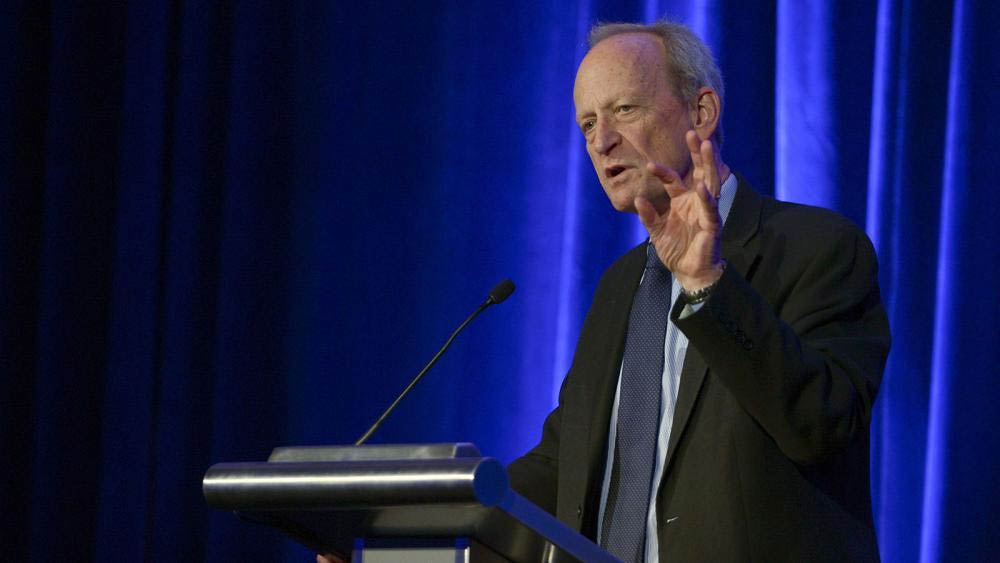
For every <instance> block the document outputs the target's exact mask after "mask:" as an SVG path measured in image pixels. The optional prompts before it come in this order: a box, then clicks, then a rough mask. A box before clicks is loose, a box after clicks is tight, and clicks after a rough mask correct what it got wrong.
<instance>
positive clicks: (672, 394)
mask: <svg viewBox="0 0 1000 563" xmlns="http://www.w3.org/2000/svg"><path fill="white" fill-rule="evenodd" d="M736 185H737V181H736V175H735V174H732V173H731V174H729V177H728V178H726V181H725V182H723V183H722V186H720V189H719V216H720V217H722V224H723V225H725V223H726V218H727V217H729V209H730V208H731V207H732V206H733V198H734V197H735V196H736ZM680 293H681V284H680V283H678V282H677V278H674V280H673V286H672V288H671V294H670V303H671V306H673V303H675V302H676V300H677V298H678V297H679V296H680ZM703 304H704V303H699V304H697V305H695V306H694V307H693V308H692V306H690V305H688V308H689V309H690V311H685V312H684V313H682V314H684V315H685V316H686V315H687V314H690V313H693V312H694V311H697V310H698V309H699V308H701V305H703ZM663 314H665V315H667V314H670V311H664V312H663ZM663 347H664V350H663V352H664V354H663V358H664V361H663V364H664V365H663V385H662V388H661V400H660V430H659V434H658V436H657V439H656V465H655V466H654V467H653V485H654V486H653V487H651V488H650V499H649V510H648V512H647V515H646V563H655V562H658V561H659V559H660V546H659V543H658V542H657V530H656V493H657V492H658V490H659V487H660V481H661V479H662V478H663V464H664V462H665V461H666V459H667V444H669V443H670V429H671V427H672V426H673V423H674V405H676V403H677V390H678V389H679V388H680V381H681V368H682V367H683V366H684V356H685V354H686V353H687V347H688V339H687V337H686V336H684V333H682V332H681V331H680V329H678V328H677V325H675V324H674V323H673V322H669V323H667V335H666V338H664V342H663ZM620 393H621V368H620V367H619V368H618V388H617V389H616V391H615V402H614V403H613V404H612V406H611V428H610V430H609V432H608V453H607V461H606V463H605V465H604V467H605V469H604V484H603V485H602V486H601V507H600V512H599V513H598V517H597V526H598V528H597V537H601V527H602V525H603V524H604V509H605V505H606V504H607V501H608V485H609V483H610V482H611V465H612V464H613V463H614V452H615V437H616V434H617V431H616V429H617V422H618V396H619V394H620Z"/></svg>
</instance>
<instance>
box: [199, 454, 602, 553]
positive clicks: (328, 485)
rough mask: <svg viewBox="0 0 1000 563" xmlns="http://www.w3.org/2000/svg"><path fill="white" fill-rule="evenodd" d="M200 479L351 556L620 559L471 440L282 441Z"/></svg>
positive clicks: (304, 540)
mask: <svg viewBox="0 0 1000 563" xmlns="http://www.w3.org/2000/svg"><path fill="white" fill-rule="evenodd" d="M202 489H203V492H204V495H205V500H206V501H207V502H208V504H209V505H210V506H212V507H214V508H218V509H223V510H232V511H235V512H236V514H237V515H238V516H239V517H241V518H243V519H246V520H250V521H253V522H258V523H262V524H266V525H268V526H272V527H274V528H277V529H279V530H281V531H282V532H283V533H285V534H286V535H288V536H290V537H291V538H293V539H295V540H296V541H298V542H299V543H301V544H303V545H305V546H307V547H309V548H311V549H313V550H315V551H316V552H317V553H338V554H342V555H348V554H350V555H352V559H353V561H364V562H365V563H378V562H382V561H386V562H389V561H414V562H427V563H433V562H437V561H442V562H448V563H454V562H458V561H472V562H473V563H476V562H483V563H493V562H499V561H517V562H526V563H530V562H559V561H585V562H591V561H593V562H599V563H603V562H607V563H612V562H617V561H618V559H616V558H614V557H613V556H612V555H610V554H609V553H607V552H606V551H604V550H603V549H601V548H600V547H599V546H598V545H596V544H594V543H593V542H591V541H590V540H589V539H587V538H585V537H583V536H582V535H580V534H579V533H577V532H575V531H574V530H572V529H571V528H569V527H568V526H566V525H565V524H563V523H562V522H559V521H558V520H556V519H555V518H553V517H552V516H551V515H549V514H548V513H547V512H545V511H544V510H542V509H541V508H539V507H538V506H536V505H534V504H532V503H531V502H530V501H528V500H527V499H525V498H524V497H522V496H521V495H519V494H517V493H516V492H514V491H513V490H512V489H511V488H510V485H509V483H508V480H507V473H506V470H505V469H504V467H503V465H502V464H501V463H500V462H499V461H497V460H495V459H493V458H489V457H482V456H481V455H480V453H479V450H478V449H476V447H475V446H474V445H472V444H417V445H374V446H316V447H283V448H277V449H275V450H274V451H273V452H272V454H271V456H270V458H269V459H268V461H267V462H252V463H219V464H216V465H213V466H212V467H210V468H209V469H208V471H207V472H206V473H205V477H204V479H203V484H202Z"/></svg>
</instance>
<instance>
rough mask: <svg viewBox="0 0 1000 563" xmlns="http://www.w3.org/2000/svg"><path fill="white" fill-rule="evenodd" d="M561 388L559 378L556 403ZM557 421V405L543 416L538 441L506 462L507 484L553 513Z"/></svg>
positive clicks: (564, 386) (557, 471) (556, 471)
mask: <svg viewBox="0 0 1000 563" xmlns="http://www.w3.org/2000/svg"><path fill="white" fill-rule="evenodd" d="M565 390H566V380H563V384H562V389H561V390H560V392H559V396H560V400H559V403H560V404H562V395H563V393H565ZM560 421H561V412H560V407H556V408H555V410H553V411H552V412H551V413H549V416H548V417H547V418H546V419H545V425H544V426H543V427H542V439H541V441H540V442H539V443H538V445H537V446H535V447H534V448H532V449H531V450H530V451H529V452H528V453H526V454H525V455H523V456H521V457H520V458H518V459H516V460H514V461H513V462H512V463H511V464H510V465H509V466H507V475H508V476H509V477H510V486H511V488H512V489H514V490H515V491H517V492H518V493H520V494H521V495H522V496H524V497H525V498H527V499H528V500H530V501H531V502H533V503H535V504H537V505H538V506H540V507H541V508H543V509H544V510H545V511H546V512H548V513H549V514H553V515H555V514H556V508H557V505H556V502H557V491H558V474H559V434H560Z"/></svg>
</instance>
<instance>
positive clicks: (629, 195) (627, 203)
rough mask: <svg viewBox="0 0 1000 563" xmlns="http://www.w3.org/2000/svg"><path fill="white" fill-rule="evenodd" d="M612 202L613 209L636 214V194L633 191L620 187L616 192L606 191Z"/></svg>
mask: <svg viewBox="0 0 1000 563" xmlns="http://www.w3.org/2000/svg"><path fill="white" fill-rule="evenodd" d="M604 193H605V195H607V196H608V201H610V202H611V207H614V208H615V210H616V211H621V212H622V213H635V212H636V211H635V194H634V193H633V192H632V191H631V190H624V189H621V188H620V187H619V188H618V189H615V190H613V191H612V190H608V189H605V190H604Z"/></svg>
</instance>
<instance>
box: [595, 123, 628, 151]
mask: <svg viewBox="0 0 1000 563" xmlns="http://www.w3.org/2000/svg"><path fill="white" fill-rule="evenodd" d="M621 141H622V136H621V134H619V133H618V130H617V129H615V127H614V125H613V124H611V123H609V122H608V120H606V119H598V120H597V123H595V124H594V136H593V137H592V138H591V144H592V145H593V147H594V150H595V151H596V152H597V153H598V154H601V155H607V154H608V153H610V152H611V150H612V149H614V148H615V147H617V146H618V144H619V143H621Z"/></svg>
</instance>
